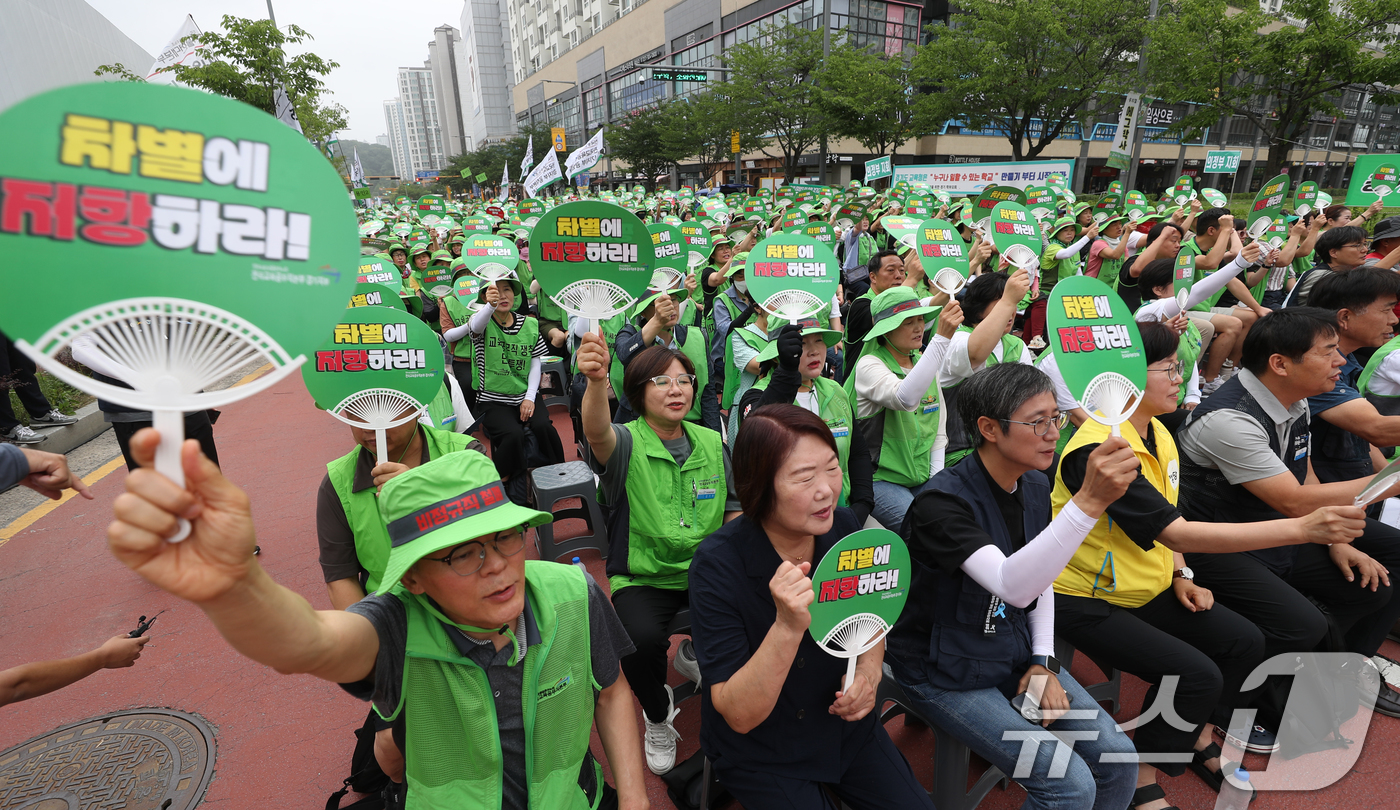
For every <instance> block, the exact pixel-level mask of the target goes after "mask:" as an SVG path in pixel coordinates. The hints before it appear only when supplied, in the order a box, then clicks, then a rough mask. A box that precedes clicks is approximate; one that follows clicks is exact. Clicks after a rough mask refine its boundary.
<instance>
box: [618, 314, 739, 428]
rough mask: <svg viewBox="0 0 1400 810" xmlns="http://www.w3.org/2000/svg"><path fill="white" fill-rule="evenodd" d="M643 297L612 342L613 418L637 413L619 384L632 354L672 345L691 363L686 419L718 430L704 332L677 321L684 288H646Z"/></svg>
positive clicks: (716, 402) (623, 419)
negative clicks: (693, 379) (691, 384)
mask: <svg viewBox="0 0 1400 810" xmlns="http://www.w3.org/2000/svg"><path fill="white" fill-rule="evenodd" d="M647 293H648V294H647V297H646V298H643V299H642V300H640V301H638V302H637V304H636V306H635V307H634V308H633V312H634V313H635V320H634V321H632V322H631V323H628V324H627V325H625V326H623V327H622V329H621V330H619V331H618V333H617V340H616V341H615V342H614V344H613V356H612V364H611V367H610V368H609V370H608V379H609V381H610V382H611V383H612V387H613V392H614V393H618V394H620V396H618V398H617V412H616V414H615V415H614V416H613V421H614V422H618V423H619V424H620V423H623V422H629V421H631V420H632V419H635V418H636V416H637V414H636V412H635V411H634V410H633V409H632V406H631V403H629V402H628V401H627V397H626V394H625V393H624V388H623V377H624V372H625V370H626V368H627V366H628V364H629V363H631V362H632V358H634V357H636V356H637V355H638V354H639V353H641V352H642V351H643V350H645V349H647V348H649V347H651V346H666V347H668V348H671V349H675V350H676V351H679V352H681V353H683V354H685V356H686V357H689V358H690V362H691V363H692V364H694V365H695V375H696V377H697V378H698V379H697V380H696V383H695V385H696V389H695V401H694V403H693V404H692V405H691V408H690V411H689V412H688V413H687V414H686V415H685V418H686V421H688V422H693V423H695V424H697V425H704V426H705V427H707V428H709V429H711V430H719V420H720V415H719V397H718V395H717V394H716V392H715V390H714V386H713V384H712V383H711V382H710V371H709V368H708V367H707V363H706V358H707V357H708V356H709V346H708V345H707V344H706V341H705V333H704V332H702V331H701V330H700V329H699V328H697V327H694V326H686V325H685V324H682V323H680V322H679V318H680V312H681V305H682V303H683V302H685V301H686V300H687V299H688V298H689V297H690V291H689V290H687V289H684V288H682V289H672V290H661V289H656V288H654V287H653V288H652V289H649V290H647Z"/></svg>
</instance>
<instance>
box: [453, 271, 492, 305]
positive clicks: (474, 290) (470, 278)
mask: <svg viewBox="0 0 1400 810" xmlns="http://www.w3.org/2000/svg"><path fill="white" fill-rule="evenodd" d="M485 286H486V282H485V281H482V280H481V279H479V278H477V277H476V276H474V275H472V274H471V273H463V274H462V275H460V276H458V277H457V280H456V281H454V282H452V294H453V295H455V296H457V300H458V301H461V302H462V304H463V305H464V306H466V307H467V308H468V309H471V310H476V309H477V308H478V307H477V300H476V297H477V294H478V293H480V292H481V290H482V288H484V287H485Z"/></svg>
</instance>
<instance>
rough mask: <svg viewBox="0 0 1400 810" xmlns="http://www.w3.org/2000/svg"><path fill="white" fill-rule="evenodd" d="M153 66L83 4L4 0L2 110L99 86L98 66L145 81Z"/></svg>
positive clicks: (152, 59) (67, 0)
mask: <svg viewBox="0 0 1400 810" xmlns="http://www.w3.org/2000/svg"><path fill="white" fill-rule="evenodd" d="M172 19H173V18H172ZM155 61H156V59H155V57H154V56H152V55H150V54H149V53H147V52H146V51H145V50H144V49H142V48H141V46H139V45H137V44H136V43H135V42H133V41H132V40H131V38H130V37H128V36H127V35H126V34H123V33H122V32H121V30H120V29H118V28H117V27H116V26H115V25H113V24H112V23H110V22H108V20H107V18H106V17H104V16H102V15H101V14H100V13H99V12H98V11H97V10H96V9H94V8H93V7H92V6H90V5H88V4H87V3H85V2H83V0H42V1H41V0H6V2H5V4H4V24H3V25H0V110H3V109H5V108H6V107H9V106H10V105H12V104H14V103H16V102H18V101H21V100H23V99H26V98H28V97H29V96H32V95H36V94H38V93H42V92H44V91H45V90H51V89H53V88H55V87H62V86H64V85H67V84H77V83H79V82H95V81H101V79H100V78H99V77H97V76H94V75H93V73H92V72H93V71H94V70H95V69H97V67H98V66H100V65H110V64H114V63H117V62H120V63H122V64H123V65H126V67H127V68H128V69H130V70H131V71H133V72H135V73H138V74H140V75H142V76H144V75H146V71H148V70H150V68H151V65H153V64H155ZM108 78H112V77H108Z"/></svg>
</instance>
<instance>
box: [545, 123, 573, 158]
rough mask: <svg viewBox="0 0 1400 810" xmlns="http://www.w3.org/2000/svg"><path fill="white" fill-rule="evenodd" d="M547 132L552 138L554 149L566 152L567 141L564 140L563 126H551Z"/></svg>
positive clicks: (567, 147)
mask: <svg viewBox="0 0 1400 810" xmlns="http://www.w3.org/2000/svg"><path fill="white" fill-rule="evenodd" d="M549 134H550V136H551V137H553V138H554V151H556V152H567V151H568V150H569V146H568V143H567V141H565V140H564V128H563V127H551V128H550V130H549Z"/></svg>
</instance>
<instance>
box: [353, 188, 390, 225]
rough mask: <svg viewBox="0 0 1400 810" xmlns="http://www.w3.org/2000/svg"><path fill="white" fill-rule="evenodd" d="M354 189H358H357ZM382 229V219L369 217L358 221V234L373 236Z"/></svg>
mask: <svg viewBox="0 0 1400 810" xmlns="http://www.w3.org/2000/svg"><path fill="white" fill-rule="evenodd" d="M355 190H356V191H359V189H355ZM382 230H384V222H383V220H378V219H371V220H368V221H366V222H362V223H360V236H374V235H375V234H377V233H379V232H380V231H382Z"/></svg>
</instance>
